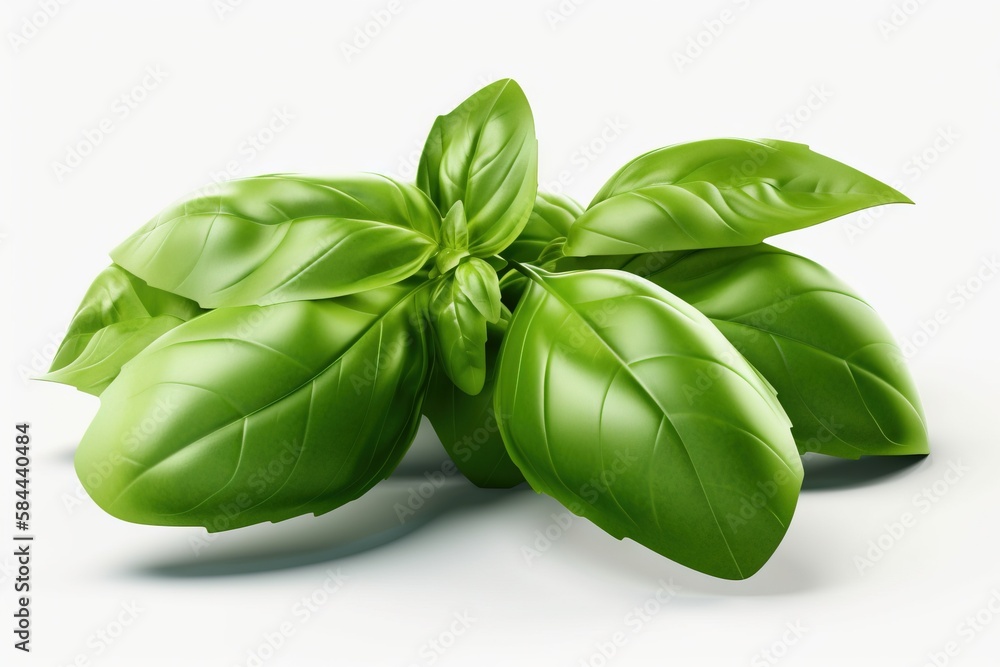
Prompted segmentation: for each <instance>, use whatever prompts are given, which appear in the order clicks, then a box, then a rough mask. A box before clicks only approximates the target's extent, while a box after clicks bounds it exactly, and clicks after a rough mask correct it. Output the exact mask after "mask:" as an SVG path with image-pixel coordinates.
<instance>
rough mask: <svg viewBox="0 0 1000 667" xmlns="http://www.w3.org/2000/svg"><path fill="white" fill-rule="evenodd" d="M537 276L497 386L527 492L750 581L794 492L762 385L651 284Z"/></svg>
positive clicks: (607, 277) (784, 441) (591, 276)
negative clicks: (549, 497)
mask: <svg viewBox="0 0 1000 667" xmlns="http://www.w3.org/2000/svg"><path fill="white" fill-rule="evenodd" d="M534 274H535V275H534V277H533V278H532V281H531V283H530V285H529V287H528V289H527V290H526V292H525V295H524V297H523V298H522V300H521V302H520V303H519V304H518V307H517V310H516V311H515V312H514V317H513V319H512V321H511V324H510V327H509V328H508V330H507V333H506V335H505V337H504V342H503V347H502V349H501V353H500V362H499V371H498V377H497V382H496V388H495V401H496V410H497V413H498V414H503V415H505V416H508V418H505V419H503V420H501V421H500V425H501V432H502V434H503V438H504V441H505V442H506V443H507V448H508V451H509V452H510V455H511V458H512V459H513V460H514V462H515V463H516V464H517V466H518V468H520V469H521V471H522V472H523V473H524V475H525V477H526V478H527V480H528V482H529V483H530V484H531V486H532V487H533V488H534V489H536V490H537V491H544V492H545V493H548V494H550V495H552V496H554V497H555V498H556V499H557V500H559V501H560V502H562V503H563V504H564V505H566V507H567V508H569V509H570V510H571V511H572V512H574V513H576V514H580V515H582V516H585V517H587V518H589V519H590V520H591V521H593V522H594V523H596V524H597V525H598V526H600V527H601V528H603V529H604V530H606V531H608V532H609V533H611V534H612V535H614V536H615V537H618V538H623V537H630V538H632V539H634V540H636V541H637V542H640V543H641V544H644V545H645V546H647V547H649V548H650V549H653V550H654V551H657V552H658V553H660V554H663V555H664V556H667V557H668V558H671V559H673V560H676V561H678V562H680V563H682V564H684V565H687V566H688V567H692V568H694V569H697V570H700V571H702V572H706V573H708V574H712V575H715V576H719V577H724V578H728V579H741V578H745V577H749V576H750V575H752V574H753V573H754V572H756V571H757V570H758V569H759V568H760V567H761V566H762V565H763V564H764V563H765V562H766V561H767V559H768V558H769V557H770V556H771V554H772V552H773V551H774V550H775V548H776V547H777V545H778V543H779V542H780V541H781V538H782V537H783V535H784V534H785V531H786V529H787V526H788V523H789V521H790V520H791V517H792V513H793V510H794V508H795V504H796V500H797V498H798V491H799V487H800V484H801V480H802V467H801V463H800V461H799V456H798V453H797V452H796V450H795V443H794V441H793V440H792V437H791V434H790V432H789V425H788V422H787V417H786V416H785V414H784V412H782V410H781V407H780V405H779V404H778V402H777V400H776V399H775V397H774V395H773V394H772V393H771V390H770V388H769V387H768V386H767V385H766V384H765V383H764V382H763V381H762V380H761V379H760V377H759V376H758V375H757V373H756V372H755V371H754V370H753V368H752V367H751V366H750V365H749V364H748V363H747V362H746V361H745V360H744V359H743V358H742V357H741V356H740V355H739V353H737V352H736V350H735V349H734V348H733V347H732V346H731V345H730V344H729V342H728V341H727V340H726V339H725V338H724V337H723V336H722V334H720V333H719V332H718V330H717V329H716V328H715V327H714V326H713V325H712V323H711V322H709V321H708V320H707V319H706V318H705V317H704V316H703V315H701V314H700V313H699V312H698V311H697V310H695V309H694V308H692V307H691V306H689V305H688V304H686V303H684V302H683V301H681V300H680V299H678V298H676V297H674V296H673V295H671V294H670V293H668V292H666V291H664V290H663V289H661V288H659V287H657V286H656V285H653V284H652V283H650V282H648V281H645V280H642V279H640V278H638V277H636V276H633V275H631V274H627V273H623V272H620V271H587V272H577V273H566V274H550V273H546V272H542V271H539V270H535V271H534Z"/></svg>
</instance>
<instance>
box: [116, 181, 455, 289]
mask: <svg viewBox="0 0 1000 667" xmlns="http://www.w3.org/2000/svg"><path fill="white" fill-rule="evenodd" d="M440 224H441V219H440V214H439V213H438V212H437V210H436V208H435V206H434V204H433V203H432V202H431V201H430V200H429V199H428V198H427V197H426V195H424V194H423V192H421V191H420V190H418V189H417V188H415V187H413V186H411V185H406V184H403V183H397V182H395V181H393V180H391V179H388V178H385V177H383V176H377V175H373V174H362V175H357V176H350V177H344V178H318V177H309V176H299V175H294V174H277V175H273V176H257V177H254V178H246V179H242V180H236V181H229V182H227V183H224V184H222V185H220V186H218V191H217V192H210V193H205V192H202V193H195V195H193V196H192V197H189V198H188V199H185V200H182V201H181V202H179V203H177V204H175V205H173V206H171V207H169V208H167V209H166V210H165V211H163V212H162V213H160V214H159V215H158V216H156V217H155V218H153V220H151V221H150V222H149V223H147V224H146V225H145V226H144V227H143V228H142V229H140V230H139V231H138V232H136V233H135V234H133V235H132V236H131V237H130V238H129V239H128V240H126V241H125V242H124V243H122V244H121V245H120V246H118V247H117V248H116V249H115V250H114V251H112V253H111V256H112V258H113V259H114V260H115V262H117V263H118V264H120V265H121V266H123V267H125V268H126V269H128V270H129V271H131V272H132V273H134V274H135V275H137V276H138V277H140V278H142V279H143V280H145V281H146V282H147V283H149V284H150V285H152V286H154V287H158V288H160V289H164V290H168V291H170V292H173V293H175V294H179V295H181V296H184V297H187V298H189V299H193V300H195V301H197V302H198V303H199V304H201V305H202V306H203V307H206V308H215V307H221V306H242V305H254V304H256V305H269V304H273V303H281V302H283V301H297V300H302V299H323V298H328V297H335V296H341V295H344V294H352V293H355V292H361V291H364V290H367V289H372V288H375V287H381V286H384V285H389V284H392V283H395V282H398V281H400V280H403V279H404V278H406V277H408V276H410V275H413V274H414V273H416V272H417V271H418V270H419V269H420V268H421V267H422V266H423V265H424V263H425V262H426V261H427V260H428V259H429V258H430V257H431V256H432V255H433V254H434V253H435V252H436V251H437V249H438V241H439V238H438V228H439V226H440Z"/></svg>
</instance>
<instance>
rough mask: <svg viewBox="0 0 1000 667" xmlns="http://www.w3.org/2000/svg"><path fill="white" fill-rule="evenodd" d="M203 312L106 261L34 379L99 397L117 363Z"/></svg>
mask: <svg viewBox="0 0 1000 667" xmlns="http://www.w3.org/2000/svg"><path fill="white" fill-rule="evenodd" d="M203 312H205V311H203V310H202V309H201V308H199V307H198V304H197V303H195V302H194V301H191V300H190V299H185V298H183V297H179V296H177V295H175V294H171V293H169V292H164V291H163V290H158V289H156V288H153V287H150V286H149V285H147V284H146V283H144V282H142V281H141V280H139V279H138V278H136V277H135V276H134V275H132V274H131V273H129V272H128V271H126V270H125V269H123V268H121V267H120V266H115V265H111V266H109V267H108V268H106V269H105V270H104V271H102V272H101V273H100V275H98V276H97V278H96V279H95V280H94V282H93V284H92V285H91V286H90V289H88V290H87V293H86V294H85V295H84V297H83V301H82V302H81V303H80V307H79V309H78V310H77V311H76V315H74V316H73V321H72V322H71V323H70V325H69V329H68V330H67V332H66V336H65V338H63V341H62V344H61V345H60V346H59V350H58V351H57V352H56V355H55V358H54V359H53V360H52V366H51V368H50V369H49V372H48V373H47V374H46V375H44V376H42V377H41V378H39V379H41V380H48V381H51V382H61V383H63V384H68V385H72V386H74V387H76V388H77V389H79V390H80V391H85V392H87V393H88V394H94V395H95V396H99V395H100V394H101V392H102V391H104V389H105V388H106V387H107V386H108V385H109V384H110V383H111V381H112V380H114V379H115V378H116V377H117V376H118V373H119V371H120V370H121V367H122V365H123V364H125V363H126V362H127V361H129V360H130V359H131V358H132V357H134V356H135V355H137V354H138V353H139V352H141V351H142V350H143V349H145V348H146V346H147V345H149V344H150V343H152V342H153V341H154V340H156V339H157V338H159V337H160V336H161V335H163V334H164V333H166V332H167V331H170V330H171V329H173V328H174V327H176V326H178V325H179V324H182V323H184V322H186V321H187V320H190V319H192V318H194V317H197V316H198V315H200V314H201V313H203Z"/></svg>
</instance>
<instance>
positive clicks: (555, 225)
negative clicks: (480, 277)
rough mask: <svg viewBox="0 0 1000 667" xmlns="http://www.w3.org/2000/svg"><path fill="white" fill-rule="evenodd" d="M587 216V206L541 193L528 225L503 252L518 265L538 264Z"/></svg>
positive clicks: (562, 197)
mask: <svg viewBox="0 0 1000 667" xmlns="http://www.w3.org/2000/svg"><path fill="white" fill-rule="evenodd" d="M582 214H583V207H582V206H580V205H579V204H577V203H576V202H575V201H573V200H572V199H570V198H569V197H567V196H565V195H557V194H553V193H550V192H539V193H538V195H537V196H536V197H535V206H534V208H533V209H532V210H531V216H530V217H529V218H528V223H527V224H526V225H525V226H524V229H523V230H522V231H521V234H520V235H519V236H518V237H517V239H516V240H515V241H514V242H513V243H511V244H510V245H509V246H507V248H506V250H504V251H503V255H504V257H506V258H507V259H512V260H514V261H516V262H532V263H534V262H535V261H536V260H538V258H539V257H540V256H541V255H542V253H543V252H544V250H545V248H546V247H548V246H549V244H551V243H552V242H553V241H555V240H556V239H559V238H565V237H566V236H567V235H568V234H569V228H570V225H572V224H573V222H574V221H575V220H576V219H577V218H578V217H580V215H582Z"/></svg>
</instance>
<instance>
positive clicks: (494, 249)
mask: <svg viewBox="0 0 1000 667" xmlns="http://www.w3.org/2000/svg"><path fill="white" fill-rule="evenodd" d="M417 184H418V185H419V186H420V188H421V189H423V190H424V192H426V193H427V194H428V195H430V197H431V199H432V200H434V202H435V203H436V204H437V205H438V208H439V209H441V210H442V211H448V210H450V209H451V207H452V206H454V205H455V203H456V202H459V201H461V202H463V203H464V205H465V214H466V216H467V218H468V224H469V251H470V253H471V254H472V255H475V256H477V257H486V256H489V255H494V254H496V253H498V252H499V251H501V250H503V249H504V248H506V247H507V246H508V245H509V244H510V243H511V242H512V241H513V240H514V239H515V238H517V235H518V234H519V233H520V231H521V229H522V228H523V227H524V225H525V223H526V222H527V220H528V216H529V215H530V213H531V207H532V204H533V202H534V199H535V192H536V190H537V187H538V147H537V142H536V140H535V124H534V120H533V119H532V116H531V108H530V107H529V106H528V100H527V98H525V96H524V92H523V91H522V90H521V87H520V86H518V85H517V83H516V82H514V81H512V80H511V79H503V80H500V81H497V82H495V83H492V84H490V85H488V86H486V87H485V88H483V89H482V90H480V91H479V92H477V93H475V94H474V95H473V96H472V97H470V98H469V99H467V100H465V101H464V102H462V104H460V105H459V106H458V107H457V108H456V109H455V110H454V111H452V112H451V113H449V114H448V115H446V116H439V117H438V119H437V121H436V122H435V123H434V126H433V127H432V128H431V132H430V135H429V136H428V138H427V143H426V145H425V146H424V151H423V155H422V156H421V158H420V166H419V169H418V172H417Z"/></svg>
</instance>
